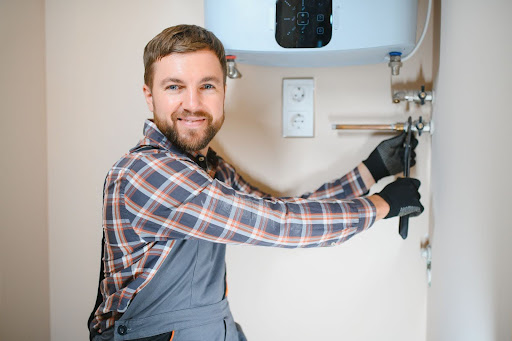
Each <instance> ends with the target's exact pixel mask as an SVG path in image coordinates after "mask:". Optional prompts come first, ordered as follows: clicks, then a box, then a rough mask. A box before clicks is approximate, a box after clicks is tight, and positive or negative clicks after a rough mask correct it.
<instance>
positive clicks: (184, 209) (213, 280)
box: [89, 25, 423, 341]
mask: <svg viewBox="0 0 512 341" xmlns="http://www.w3.org/2000/svg"><path fill="white" fill-rule="evenodd" d="M144 66H145V74H144V83H145V84H144V87H143V91H144V96H145V98H146V102H147V105H148V108H149V110H150V111H151V112H153V120H147V121H146V122H145V126H144V137H143V139H142V140H141V141H140V142H139V143H138V144H137V145H136V146H135V148H133V149H131V150H130V151H129V153H127V154H126V155H124V156H123V157H122V158H121V159H120V160H119V161H118V162H117V163H116V164H115V165H114V166H113V167H112V169H111V170H110V171H109V173H108V175H107V178H106V180H105V187H104V211H103V228H104V248H103V253H104V256H103V258H104V259H103V266H104V270H105V271H104V273H103V272H102V274H101V275H100V277H104V278H102V279H101V282H100V287H99V290H100V293H99V295H98V302H97V305H96V308H95V309H94V311H93V314H92V315H91V319H90V320H89V329H90V332H91V339H92V340H165V341H168V340H174V341H180V340H245V336H244V335H243V333H242V331H241V328H240V327H239V326H238V325H237V324H236V323H235V322H234V320H233V317H232V316H231V312H230V310H229V306H228V303H227V298H226V296H227V285H226V282H225V276H226V269H225V260H224V257H225V245H226V244H248V245H262V246H274V247H290V248H292V247H322V246H334V245H338V244H340V243H341V242H343V241H345V240H347V239H349V238H351V237H352V236H353V235H355V234H356V233H359V232H361V231H363V230H365V229H367V228H369V227H370V226H371V225H372V224H373V223H374V222H375V221H376V220H378V219H381V218H384V217H393V216H402V215H407V214H411V213H412V214H419V213H421V212H422V211H423V207H422V205H421V203H420V201H419V198H420V196H419V193H418V187H419V181H418V180H415V179H398V180H397V181H395V182H393V183H391V184H390V185H388V186H386V187H385V188H384V190H383V191H382V192H381V193H379V194H378V195H371V196H368V197H363V195H365V194H366V193H367V192H368V189H369V188H370V186H372V185H373V184H374V183H375V182H376V181H378V180H379V179H380V178H382V177H384V176H388V175H392V174H396V173H399V172H400V171H402V170H403V166H402V161H401V157H400V155H402V154H403V153H402V152H401V151H402V149H403V147H402V143H403V135H402V136H399V137H395V138H392V139H390V140H387V141H384V142H382V143H381V144H380V145H379V146H378V147H377V148H376V149H375V151H374V152H373V153H372V154H371V155H370V157H368V159H366V160H365V161H364V162H363V163H361V164H360V165H359V166H357V167H356V168H355V169H354V170H352V171H351V172H350V173H348V174H347V175H345V176H344V177H342V178H340V179H337V180H335V181H333V182H331V183H327V184H325V185H323V186H321V187H320V188H319V189H318V190H317V191H315V192H313V193H310V194H306V195H303V196H302V197H300V198H274V197H272V196H270V195H267V194H265V193H262V192H260V191H259V190H257V189H256V188H254V187H252V186H251V185H249V184H248V183H247V182H245V181H244V180H243V178H242V177H241V176H239V175H238V174H237V173H236V172H235V169H234V168H233V167H232V166H230V165H229V164H227V163H226V162H225V161H224V160H222V159H221V158H220V157H218V156H216V154H215V152H213V150H211V149H209V144H210V141H211V140H212V138H213V137H214V136H215V134H216V133H217V132H218V131H219V129H220V128H221V126H222V123H223V121H224V98H225V91H226V59H225V55H224V48H223V46H222V44H221V42H220V41H219V40H218V39H217V38H216V37H215V36H214V35H213V34H212V33H211V32H209V31H207V30H205V29H203V28H200V27H198V26H190V25H179V26H175V27H170V28H168V29H166V30H164V31H163V32H161V33H160V34H159V35H157V36H156V37H155V38H153V39H152V40H151V41H150V42H149V43H148V44H147V46H146V48H145V50H144ZM415 143H417V141H415Z"/></svg>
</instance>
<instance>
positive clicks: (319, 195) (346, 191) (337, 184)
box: [302, 167, 369, 200]
mask: <svg viewBox="0 0 512 341" xmlns="http://www.w3.org/2000/svg"><path fill="white" fill-rule="evenodd" d="M368 191H369V188H367V187H366V185H365V183H364V181H363V178H362V177H361V174H360V173H359V170H358V168H357V167H356V168H354V169H353V170H351V171H350V172H348V173H347V174H346V175H344V176H343V177H341V178H339V179H336V180H334V181H332V182H328V183H325V184H323V185H322V186H320V187H319V188H318V189H317V190H316V191H314V192H312V193H307V194H304V195H303V196H302V198H307V199H317V200H322V199H329V198H330V199H341V200H345V199H352V198H357V197H360V196H362V195H365V194H367V193H368Z"/></svg>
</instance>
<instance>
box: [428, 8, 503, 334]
mask: <svg viewBox="0 0 512 341" xmlns="http://www.w3.org/2000/svg"><path fill="white" fill-rule="evenodd" d="M511 12H512V3H511V2H510V1H509V0H491V1H485V2H482V1H478V0H472V1H443V4H442V8H441V38H442V39H441V48H440V69H439V78H438V82H437V94H438V96H437V102H436V105H435V108H434V118H435V121H436V126H437V129H436V133H435V135H434V138H433V145H432V148H433V151H432V156H433V159H432V164H433V173H432V176H433V180H432V182H433V187H432V191H433V193H434V204H433V211H434V216H435V225H434V226H435V228H434V233H433V235H434V238H433V261H432V269H433V283H432V290H431V291H430V292H429V305H428V308H429V309H428V311H429V313H428V326H429V327H428V338H427V339H428V340H432V341H444V340H446V341H451V340H468V341H473V340H474V341H481V340H512V327H511V325H512V292H511V290H510V288H512V267H511V265H510V262H511V260H512V248H511V247H510V241H511V240H512V224H511V222H510V204H511V200H510V193H511V192H512V185H511V184H512V183H511V181H510V169H511V168H512V157H511V155H512V153H511V152H510V146H511V145H512V137H511V136H512V135H511V134H510V127H511V126H512V116H511V111H510V94H509V92H510V91H509V88H510V80H511V79H512V67H511V63H510V56H511V54H512V45H511V44H510V33H511V32H512V22H511V21H510V13H511ZM468 36H469V38H468Z"/></svg>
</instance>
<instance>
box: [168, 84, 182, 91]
mask: <svg viewBox="0 0 512 341" xmlns="http://www.w3.org/2000/svg"><path fill="white" fill-rule="evenodd" d="M179 88H180V86H179V85H176V84H171V85H168V86H167V89H169V90H179Z"/></svg>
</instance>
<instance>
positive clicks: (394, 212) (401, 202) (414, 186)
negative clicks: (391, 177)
mask: <svg viewBox="0 0 512 341" xmlns="http://www.w3.org/2000/svg"><path fill="white" fill-rule="evenodd" d="M420 184H421V183H420V181H419V180H418V179H413V178H398V179H396V181H394V182H392V183H390V184H389V185H387V186H386V187H384V189H383V190H382V191H381V192H380V193H376V194H377V195H378V196H380V197H381V198H382V199H384V200H385V201H386V202H387V203H388V204H389V213H388V215H387V216H385V217H384V219H387V218H392V217H396V216H398V217H402V216H405V215H409V214H410V215H411V217H415V216H417V215H420V213H421V212H423V210H424V207H423V205H422V204H421V202H420V198H421V195H420V193H419V192H418V189H419V188H420Z"/></svg>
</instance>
